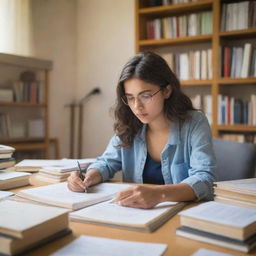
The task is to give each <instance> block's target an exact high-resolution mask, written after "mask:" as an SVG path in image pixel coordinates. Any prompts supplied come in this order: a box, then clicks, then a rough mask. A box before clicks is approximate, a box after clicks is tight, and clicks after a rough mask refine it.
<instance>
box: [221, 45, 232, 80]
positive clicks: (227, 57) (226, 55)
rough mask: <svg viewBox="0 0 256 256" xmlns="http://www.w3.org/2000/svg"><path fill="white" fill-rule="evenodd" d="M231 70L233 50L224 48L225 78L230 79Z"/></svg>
mask: <svg viewBox="0 0 256 256" xmlns="http://www.w3.org/2000/svg"><path fill="white" fill-rule="evenodd" d="M230 70H231V48H230V47H227V46H224V58H223V77H230Z"/></svg>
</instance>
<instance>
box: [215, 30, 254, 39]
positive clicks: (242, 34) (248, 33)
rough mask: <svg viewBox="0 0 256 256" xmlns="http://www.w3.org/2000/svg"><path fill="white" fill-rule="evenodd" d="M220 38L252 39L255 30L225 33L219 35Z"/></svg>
mask: <svg viewBox="0 0 256 256" xmlns="http://www.w3.org/2000/svg"><path fill="white" fill-rule="evenodd" d="M219 35H220V37H221V38H223V39H225V38H227V39H230V38H237V36H239V37H241V38H240V39H242V38H243V37H244V38H247V37H254V36H255V35H256V28H248V29H246V30H245V29H243V30H232V31H225V32H220V33H219Z"/></svg>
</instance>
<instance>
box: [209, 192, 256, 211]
mask: <svg viewBox="0 0 256 256" xmlns="http://www.w3.org/2000/svg"><path fill="white" fill-rule="evenodd" d="M214 201H215V202H219V203H225V204H232V205H237V206H241V207H247V208H251V209H256V201H255V200H254V201H251V200H248V199H244V198H239V197H237V198H231V197H227V196H221V195H220V196H218V195H215V196H214Z"/></svg>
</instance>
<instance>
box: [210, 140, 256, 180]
mask: <svg viewBox="0 0 256 256" xmlns="http://www.w3.org/2000/svg"><path fill="white" fill-rule="evenodd" d="M213 148H214V152H215V155H216V159H217V181H223V180H236V179H246V178H253V177H255V171H256V145H255V144H248V143H239V142H234V141H227V140H222V139H216V138H213Z"/></svg>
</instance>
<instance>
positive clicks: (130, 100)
mask: <svg viewBox="0 0 256 256" xmlns="http://www.w3.org/2000/svg"><path fill="white" fill-rule="evenodd" d="M161 90H162V88H161V89H159V90H158V91H156V92H154V93H153V94H152V93H149V92H144V93H141V94H139V95H138V96H137V97H133V96H129V95H126V96H124V97H121V99H122V101H123V103H124V104H125V105H128V106H133V105H134V104H135V99H136V98H137V100H139V101H140V103H142V104H143V105H144V104H149V103H150V102H151V101H152V98H153V96H154V95H156V94H157V93H158V92H160V91H161Z"/></svg>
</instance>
